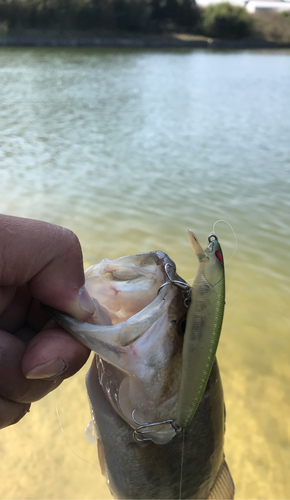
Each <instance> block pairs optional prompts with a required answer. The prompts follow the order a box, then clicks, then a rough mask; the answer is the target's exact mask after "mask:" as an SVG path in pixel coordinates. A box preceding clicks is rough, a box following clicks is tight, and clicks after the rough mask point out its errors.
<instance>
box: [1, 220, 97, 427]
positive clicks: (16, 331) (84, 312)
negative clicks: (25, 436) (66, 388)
mask: <svg viewBox="0 0 290 500" xmlns="http://www.w3.org/2000/svg"><path fill="white" fill-rule="evenodd" d="M41 303H44V304H47V305H49V306H51V307H54V308H56V309H60V310H62V311H64V312H66V313H68V314H71V315H72V316H75V317H76V318H79V319H81V320H83V321H85V320H87V319H88V318H89V317H90V316H91V315H92V313H93V311H94V306H93V303H92V301H91V299H90V297H89V295H88V292H87V291H86V289H85V287H84V272H83V261H82V251H81V247H80V244H79V241H78V239H77V237H76V236H75V235H74V233H72V232H71V231H69V230H68V229H64V228H62V227H59V226H54V225H52V224H48V223H46V222H41V221H36V220H30V219H22V218H19V217H10V216H5V215H0V428H3V427H6V426H8V425H11V424H14V423H16V422H18V421H19V420H20V419H21V418H22V417H23V416H24V415H25V413H27V412H28V411H29V408H30V403H31V402H33V401H37V400H38V399H40V398H42V397H43V396H45V395H46V394H48V393H49V392H50V391H52V390H53V389H55V388H56V387H58V385H59V384H60V383H61V382H62V381H63V380H64V379H65V378H67V377H70V376H71V375H73V374H74V373H76V372H77V371H78V370H79V369H80V368H81V367H82V365H83V364H84V363H85V362H86V360H87V358H88V356H89V350H88V349H87V348H86V347H84V346H83V345H82V344H80V343H79V342H78V341H77V340H75V339H74V338H73V337H72V336H71V335H69V334H68V333H67V332H65V331H64V330H63V329H62V328H60V327H59V326H58V325H57V324H56V323H54V322H53V321H52V320H50V319H49V317H48V316H47V314H46V313H45V312H44V311H43V310H42V309H41V305H40V304H41Z"/></svg>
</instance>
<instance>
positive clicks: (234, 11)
mask: <svg viewBox="0 0 290 500" xmlns="http://www.w3.org/2000/svg"><path fill="white" fill-rule="evenodd" d="M27 30H38V31H39V30H40V31H41V32H48V31H50V32H54V33H59V34H63V33H67V34H69V33H70V32H72V31H74V32H75V31H82V32H84V31H85V32H90V33H93V32H94V33H97V34H98V35H106V34H108V35H113V34H118V35H122V34H130V33H132V34H134V33H135V34H156V35H162V34H170V33H187V34H194V35H205V36H209V37H212V38H224V39H242V38H249V37H251V38H261V39H264V40H270V41H276V42H280V43H290V15H289V14H288V13H282V14H277V13H269V12H264V13H257V14H249V13H248V12H247V11H246V10H245V9H244V8H243V7H239V6H235V5H232V4H230V3H228V2H222V3H218V4H212V5H209V6H208V7H206V8H201V7H198V6H197V5H196V3H195V0H0V36H5V35H6V34H7V33H11V32H13V33H15V32H19V33H21V32H23V31H27Z"/></svg>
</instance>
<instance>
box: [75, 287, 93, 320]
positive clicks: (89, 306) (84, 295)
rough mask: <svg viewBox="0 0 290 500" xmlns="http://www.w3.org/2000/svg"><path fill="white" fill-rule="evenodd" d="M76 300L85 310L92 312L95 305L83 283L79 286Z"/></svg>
mask: <svg viewBox="0 0 290 500" xmlns="http://www.w3.org/2000/svg"><path fill="white" fill-rule="evenodd" d="M78 302H79V305H80V307H81V308H82V309H83V310H84V311H86V312H88V313H90V314H93V313H94V311H95V306H94V303H93V301H92V299H91V297H90V296H89V292H88V291H87V289H86V287H85V285H84V286H82V288H80V291H79V297H78Z"/></svg>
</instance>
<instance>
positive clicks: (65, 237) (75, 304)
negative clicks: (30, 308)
mask: <svg viewBox="0 0 290 500" xmlns="http://www.w3.org/2000/svg"><path fill="white" fill-rule="evenodd" d="M0 232H1V240H0V255H1V259H0V283H1V285H3V286H21V285H23V284H25V283H26V282H28V288H29V291H30V293H31V295H32V296H33V297H34V298H36V299H37V300H38V301H40V302H44V303H45V304H48V305H50V306H51V307H55V308H57V309H61V310H63V311H65V312H67V313H69V314H71V315H73V316H75V317H77V318H79V319H82V320H86V319H88V317H89V316H90V315H91V314H92V313H93V311H94V306H93V303H92V301H91V299H90V297H89V295H88V292H87V291H86V289H85V288H84V272H83V260H82V251H81V246H80V243H79V241H78V239H77V237H76V235H75V234H74V233H73V232H72V231H70V230H68V229H65V228H62V227H60V226H55V225H53V224H49V223H46V222H42V221H36V220H32V219H23V218H20V217H10V216H6V215H2V216H1V218H0ZM20 245H21V251H19V246H20Z"/></svg>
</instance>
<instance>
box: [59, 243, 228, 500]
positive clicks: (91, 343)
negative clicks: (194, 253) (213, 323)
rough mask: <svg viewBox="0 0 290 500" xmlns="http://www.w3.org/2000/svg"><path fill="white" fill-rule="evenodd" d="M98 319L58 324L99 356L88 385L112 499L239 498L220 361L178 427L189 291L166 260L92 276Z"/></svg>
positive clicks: (101, 268) (147, 258) (134, 261)
mask: <svg viewBox="0 0 290 500" xmlns="http://www.w3.org/2000/svg"><path fill="white" fill-rule="evenodd" d="M85 274H86V287H87V289H88V291H89V293H90V295H91V297H93V299H94V303H95V307H96V311H95V314H94V315H93V317H92V319H91V320H90V321H91V323H84V322H81V321H79V320H76V319H74V318H72V317H70V316H68V315H66V314H63V313H61V312H59V311H55V310H52V309H50V314H51V315H52V317H53V318H54V319H55V320H56V321H57V322H58V323H59V324H60V325H62V326H63V327H64V328H65V329H66V330H67V331H69V332H70V333H71V334H72V335H74V336H75V337H76V338H77V339H78V340H80V342H82V343H83V344H85V345H86V346H88V347H89V348H90V349H92V350H93V351H94V352H95V353H96V354H95V356H94V359H93V362H92V366H91V368H90V370H89V372H88V374H87V377H86V384H87V390H88V395H89V400H90V407H91V414H92V422H93V429H94V432H95V434H96V437H97V441H98V452H99V459H100V464H101V469H102V473H103V474H104V475H105V477H106V478H107V483H108V486H109V489H110V491H111V493H112V495H113V496H114V497H115V498H120V499H121V498H124V499H133V498H135V499H145V498H146V499H165V498H166V499H170V498H225V499H226V498H233V496H234V485H233V482H232V478H231V475H230V473H229V470H228V467H227V465H226V462H225V459H224V452H223V442H224V428H225V407H224V401H223V391H222V385H221V380H220V374H219V370H218V365H217V362H216V360H214V362H213V365H212V368H211V371H210V374H209V377H208V380H207V384H206V387H205V390H204V392H203V394H202V396H200V398H201V399H200V402H199V404H198V406H197V408H195V412H194V415H193V416H192V417H191V421H190V422H189V423H188V422H187V423H186V427H185V428H184V429H183V430H182V429H181V428H180V426H179V425H176V423H175V422H176V417H177V416H178V411H179V413H180V408H179V410H178V397H179V389H180V384H181V372H182V349H183V338H184V333H185V330H186V320H187V314H188V305H189V302H190V287H189V285H188V284H187V283H186V281H184V280H183V279H182V278H181V277H180V276H178V275H177V273H176V267H175V264H174V262H173V261H172V260H171V259H170V258H169V257H168V255H166V254H165V253H164V252H159V251H156V252H149V253H145V254H139V255H131V256H127V257H122V258H120V259H117V260H115V261H111V260H109V259H105V260H103V261H101V263H100V264H98V265H97V266H92V267H91V268H89V269H88V270H87V271H86V273H85Z"/></svg>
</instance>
